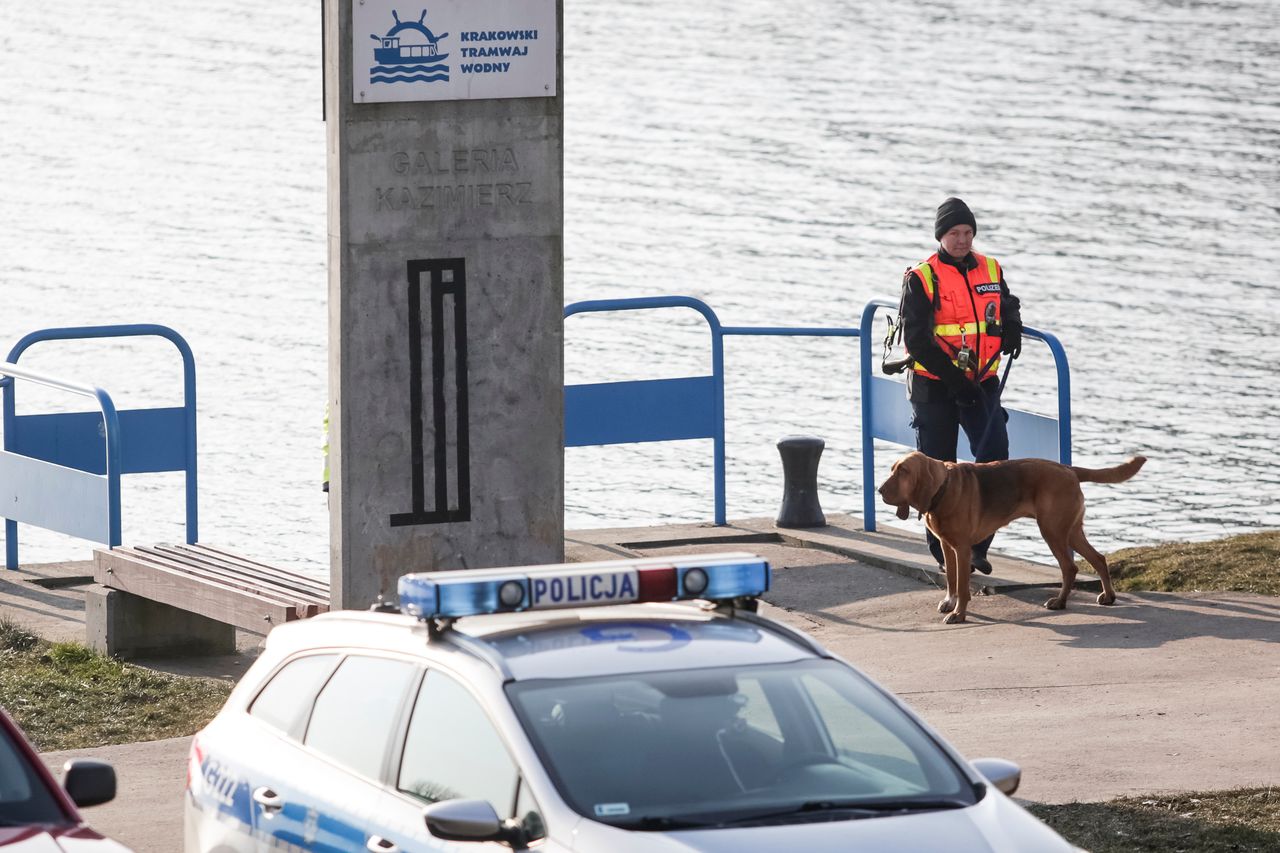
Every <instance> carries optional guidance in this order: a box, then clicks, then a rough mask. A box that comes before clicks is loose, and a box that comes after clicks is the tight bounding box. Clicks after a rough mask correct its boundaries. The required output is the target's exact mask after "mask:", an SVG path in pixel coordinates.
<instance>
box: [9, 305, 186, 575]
mask: <svg viewBox="0 0 1280 853" xmlns="http://www.w3.org/2000/svg"><path fill="white" fill-rule="evenodd" d="M137 336H156V337H162V338H165V339H167V340H169V341H170V342H171V343H173V345H174V346H175V347H176V348H177V349H178V352H179V353H180V354H181V356H182V364H183V404H182V406H179V407H171V408H152V409H132V410H124V411H119V412H117V411H116V408H115V405H114V403H113V402H112V401H111V397H110V395H108V394H107V393H106V392H105V391H103V390H101V389H99V388H93V387H90V386H87V385H82V384H79V383H75V382H69V381H67V380H63V379H58V378H56V377H52V376H49V375H48V374H44V373H41V372H38V371H32V370H28V369H26V368H23V367H19V366H18V365H17V361H18V359H19V358H20V357H21V356H22V353H23V352H25V351H26V350H27V348H28V347H30V346H31V345H33V344H36V343H39V342H43V341H53V340H80V339H89V338H109V337H137ZM0 375H3V378H0V390H2V391H3V392H4V393H3V406H4V449H3V451H0V481H2V482H0V488H2V489H3V492H0V494H2V495H3V496H4V497H3V498H2V499H0V500H2V501H3V503H2V505H3V509H0V513H3V514H4V517H5V564H6V565H7V567H8V568H10V569H14V568H17V567H18V522H19V521H21V522H23V523H27V524H34V525H36V526H40V527H48V528H50V529H52V530H56V531H58V532H62V533H68V534H69V535H73V536H79V537H80V538H85V539H91V540H94V541H97V542H102V543H104V544H106V545H108V546H109V547H115V546H117V545H119V544H120V475H121V474H133V473H153V472H161V471H184V472H185V474H186V478H185V479H186V530H187V534H186V540H187V542H188V543H194V542H196V541H197V539H198V537H199V519H198V499H197V496H198V489H197V477H196V386H195V358H194V357H193V355H192V353H191V348H190V346H188V345H187V342H186V341H185V340H184V339H183V338H182V336H181V335H179V334H178V333H177V332H175V331H173V330H172V329H170V328H168V327H165V326H157V325H151V324H135V325H119V326H82V327H74V328H61V329H43V330H41V331H37V332H32V333H31V334H29V335H27V336H25V337H24V338H22V340H20V341H18V343H17V344H15V345H14V347H13V349H11V350H10V351H9V356H8V359H7V361H6V362H5V363H3V364H0ZM15 378H17V379H23V380H26V381H31V382H37V383H40V384H43V385H46V386H49V387H53V388H57V389H60V390H64V391H68V392H70V393H74V394H78V395H84V396H90V397H93V398H95V399H96V400H97V401H98V405H99V409H100V411H99V412H71V413H53V414H37V415H18V414H17V401H16V397H17V393H16V392H17V388H16V384H15V383H14V381H13V380H14V379H15ZM103 518H105V519H106V522H105V526H100V525H101V522H100V519H103Z"/></svg>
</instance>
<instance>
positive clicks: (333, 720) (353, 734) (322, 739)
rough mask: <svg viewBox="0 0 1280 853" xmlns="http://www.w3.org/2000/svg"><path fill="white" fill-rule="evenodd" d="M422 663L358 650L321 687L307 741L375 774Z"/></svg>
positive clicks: (371, 775) (354, 767)
mask: <svg viewBox="0 0 1280 853" xmlns="http://www.w3.org/2000/svg"><path fill="white" fill-rule="evenodd" d="M416 675H417V667H416V666H414V665H413V664H411V663H409V662H408V661H401V660H392V659H389V658H375V657H362V656H358V655H352V656H350V657H348V658H346V659H345V660H343V661H342V663H341V664H340V665H339V666H338V671H337V672H335V673H334V674H333V677H332V678H330V679H329V681H328V683H327V684H325V686H324V689H323V690H321V691H320V695H319V697H317V699H316V705H315V710H313V711H312V712H311V722H310V723H308V724H307V736H306V740H305V743H306V744H307V746H309V747H311V748H313V749H315V750H316V751H317V752H320V753H323V754H324V755H327V756H329V757H330V758H332V759H333V760H335V761H337V762H338V763H340V764H343V765H346V766H347V767H350V768H351V769H352V770H354V771H356V772H357V773H360V774H362V775H364V776H367V777H369V778H370V779H377V778H379V776H380V775H381V773H382V763H383V760H384V759H385V758H386V754H387V747H388V745H389V744H390V743H391V735H392V734H393V730H394V729H395V726H396V722H397V721H398V720H399V719H400V712H401V708H402V706H403V704H404V698H405V695H406V694H407V692H408V690H409V685H410V682H411V681H413V679H414V678H415V677H416Z"/></svg>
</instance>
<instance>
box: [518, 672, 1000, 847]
mask: <svg viewBox="0 0 1280 853" xmlns="http://www.w3.org/2000/svg"><path fill="white" fill-rule="evenodd" d="M507 689H508V692H509V694H510V696H511V698H512V703H513V705H514V706H515V708H516V712H517V714H518V715H519V716H520V718H521V722H522V724H523V725H524V728H525V730H526V731H527V732H528V734H529V736H530V738H531V740H532V741H533V743H534V746H535V748H536V749H537V750H538V752H539V754H540V755H541V757H542V759H543V761H544V762H545V764H546V766H547V769H548V771H549V772H550V774H551V776H552V778H553V779H554V780H555V783H556V785H557V787H558V789H559V791H560V793H561V795H562V796H563V797H564V798H565V800H566V802H568V804H569V805H570V806H571V807H572V808H573V809H574V810H575V811H577V812H578V813H579V814H582V815H584V816H586V817H589V818H592V819H594V820H598V821H601V822H603V823H608V824H612V825H615V826H622V827H626V828H630V829H670V828H676V827H699V826H723V825H725V824H727V823H750V822H752V821H762V822H764V821H771V822H779V821H791V820H797V821H798V820H811V819H839V818H846V817H847V818H854V817H869V816H875V815H884V814H895V813H900V812H902V811H908V810H925V809H934V808H949V807H962V806H965V805H969V804H971V803H973V802H974V801H975V799H976V794H975V791H974V788H973V786H972V785H971V784H970V783H969V781H968V779H967V778H966V777H965V776H964V775H963V774H962V773H961V771H960V769H959V768H958V767H957V766H956V764H955V763H954V762H953V761H952V760H951V758H950V757H949V756H948V755H947V754H946V753H945V752H943V751H942V749H941V748H939V746H938V745H937V744H936V743H935V742H934V741H933V740H932V739H931V738H930V737H929V735H928V734H926V733H925V731H924V730H923V729H922V728H921V727H920V726H919V725H917V724H916V723H915V722H914V721H913V720H912V719H911V718H910V717H909V716H907V715H906V714H904V713H903V712H902V711H901V709H899V708H898V706H897V705H896V704H894V702H892V701H891V700H890V699H888V698H887V697H886V696H885V695H884V694H883V693H881V692H880V691H879V690H878V689H877V688H876V687H874V686H873V685H872V684H870V683H869V682H868V681H866V680H865V679H864V678H862V677H861V676H859V675H858V674H857V673H856V672H854V671H853V670H851V669H850V668H849V667H847V666H844V665H843V664H840V663H838V662H836V661H830V660H812V661H797V662H791V663H785V664H775V665H767V666H757V667H733V668H717V669H698V670H683V671H676V672H650V673H630V674H627V675H618V676H604V677H595V678H581V679H554V680H552V679H541V680H531V681H525V682H514V683H512V684H510V685H508V688H507Z"/></svg>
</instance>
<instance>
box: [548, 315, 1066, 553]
mask: <svg viewBox="0 0 1280 853" xmlns="http://www.w3.org/2000/svg"><path fill="white" fill-rule="evenodd" d="M895 306H896V303H893V302H889V301H887V300H883V299H874V300H872V301H870V302H868V303H867V304H866V306H865V307H864V308H863V311H862V318H861V322H860V324H859V327H858V328H856V329H852V328H842V327H786V326H722V325H721V323H720V319H719V317H717V316H716V313H715V311H713V310H712V309H711V307H710V306H708V305H707V304H706V303H705V302H703V301H701V300H699V299H694V298H692V297H689V296H652V297H642V298H637V299H598V300H592V301H588V302H575V303H573V304H571V305H568V306H566V307H565V309H564V316H565V318H568V317H571V316H573V315H574V314H581V313H587V312H603V311H635V310H648V309H656V308H692V309H693V310H695V311H697V312H698V313H700V314H701V315H702V316H703V318H704V319H705V320H706V321H707V327H708V328H709V330H710V331H711V374H710V375H709V376H692V377H681V378H675V379H648V380H642V381H637V382H608V383H601V384H595V385H567V386H565V389H564V390H565V418H564V423H565V427H564V429H565V447H582V446H587V445H603V444H627V443H632V442H644V441H676V440H681V439H693V438H710V439H712V440H713V442H714V447H713V454H714V469H715V470H714V485H715V523H716V524H724V523H725V516H726V512H725V451H724V441H725V439H724V337H725V336H726V335H744V336H752V335H785V336H817V337H851V338H858V339H860V346H859V354H860V359H859V361H860V386H859V387H860V391H861V397H862V403H861V412H862V430H861V432H862V486H863V527H864V528H865V529H866V530H869V531H874V530H875V529H876V515H875V513H876V488H875V443H874V442H875V439H877V438H878V439H882V440H885V441H890V442H894V443H897V444H901V445H905V446H908V447H915V432H914V431H913V430H912V428H911V406H910V403H909V402H908V401H907V398H906V394H905V393H904V391H903V387H902V383H901V382H896V381H894V380H891V379H885V378H883V377H879V376H873V375H872V372H871V368H872V365H873V364H875V359H874V358H873V356H872V351H871V346H872V340H873V339H874V335H873V334H872V329H871V325H872V321H873V320H874V318H875V312H876V310H877V309H878V308H882V307H883V308H893V307H895ZM1023 337H1024V339H1032V340H1040V341H1043V342H1044V343H1045V344H1046V345H1047V346H1048V347H1049V350H1050V352H1051V353H1052V354H1053V359H1054V365H1055V366H1056V369H1057V374H1058V417H1057V418H1056V419H1055V418H1049V417H1046V416H1044V415H1037V414H1034V413H1031V412H1024V411H1021V410H1018V409H1009V408H1008V407H1005V411H1006V412H1008V414H1009V441H1010V455H1011V456H1013V457H1015V458H1018V457H1033V456H1034V457H1041V458H1045V459H1055V460H1057V461H1060V462H1062V463H1064V464H1068V465H1069V464H1070V463H1071V376H1070V370H1069V368H1068V365H1067V355H1066V352H1065V350H1063V348H1062V344H1061V343H1059V341H1058V339H1057V338H1056V337H1054V336H1053V335H1052V334H1050V333H1048V332H1041V331H1038V330H1036V329H1032V328H1024V329H1023ZM958 455H959V457H960V458H962V459H963V458H966V457H968V454H967V452H965V451H963V450H961V452H960V453H959V454H958Z"/></svg>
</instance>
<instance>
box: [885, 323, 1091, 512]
mask: <svg viewBox="0 0 1280 853" xmlns="http://www.w3.org/2000/svg"><path fill="white" fill-rule="evenodd" d="M896 307H897V303H896V302H889V301H887V300H884V299H873V300H871V301H870V302H868V303H867V304H866V307H864V308H863V309H862V322H861V325H860V328H861V330H862V346H861V353H862V358H861V362H862V364H861V368H862V369H861V374H862V526H863V529H865V530H868V531H875V529H876V484H875V439H877V438H879V439H882V440H885V441H891V442H894V443H895V444H902V445H905V446H907V447H915V444H916V440H915V432H914V431H913V430H912V429H911V404H910V403H909V402H908V401H907V398H906V394H905V393H904V391H903V388H902V383H901V382H896V381H894V380H892V379H885V378H883V377H880V376H874V375H872V372H871V369H872V365H873V364H875V359H874V358H873V357H872V352H871V341H872V337H873V336H872V333H871V324H872V321H873V320H874V319H875V313H876V309H878V308H896ZM1022 337H1023V340H1026V339H1032V340H1039V341H1043V342H1044V343H1045V344H1046V345H1047V346H1048V347H1049V351H1050V352H1051V353H1052V354H1053V363H1054V366H1055V367H1056V369H1057V374H1058V417H1057V418H1056V419H1055V418H1049V417H1045V416H1044V415H1037V414H1033V413H1031V412H1024V411H1021V410H1019V409H1010V408H1009V407H1008V406H1005V407H1004V410H1005V411H1006V412H1008V414H1009V456H1010V457H1011V458H1014V459H1025V458H1031V457H1038V458H1041V459H1052V460H1055V461H1058V462H1061V463H1063V464H1064V465H1070V464H1071V371H1070V368H1069V367H1068V365H1067V353H1066V350H1064V349H1063V348H1062V344H1061V343H1060V342H1059V341H1058V339H1057V338H1056V337H1054V336H1053V335H1052V334H1050V333H1049V332H1041V331H1038V330H1036V329H1032V328H1029V327H1023V329H1022ZM958 450H959V452H958V453H957V457H958V458H960V459H966V458H968V459H971V458H972V456H971V455H970V454H969V453H967V452H966V451H965V450H963V449H958Z"/></svg>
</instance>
